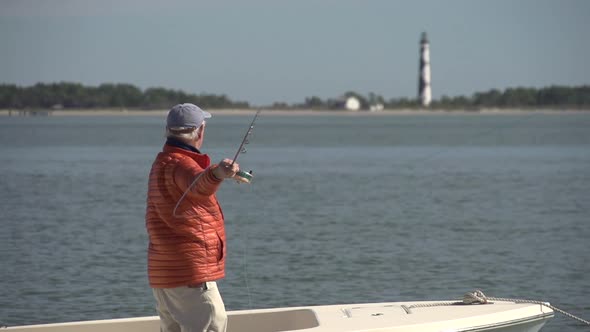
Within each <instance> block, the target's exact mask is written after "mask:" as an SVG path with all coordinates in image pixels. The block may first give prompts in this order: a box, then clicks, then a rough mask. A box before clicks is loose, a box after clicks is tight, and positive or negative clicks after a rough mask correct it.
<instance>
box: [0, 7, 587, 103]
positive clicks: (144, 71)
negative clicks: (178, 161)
mask: <svg viewBox="0 0 590 332" xmlns="http://www.w3.org/2000/svg"><path fill="white" fill-rule="evenodd" d="M589 18H590V1H587V0H444V1H443V0H407V1H401V0H400V1H395V0H362V1H361V0H358V1H352V0H315V1H312V0H296V1H282V0H251V1H247V0H226V1H201V0H186V1H185V0H168V1H164V0H162V1H156V0H0V45H1V46H0V52H1V56H0V84H7V83H8V84H17V85H20V86H30V85H33V84H35V83H37V82H44V83H52V82H62V81H66V82H78V83H82V84H84V85H89V86H98V85H100V84H102V83H129V84H133V85H135V86H137V87H139V88H141V89H146V88H149V87H165V88H169V89H179V90H183V91H185V92H188V93H196V94H200V93H212V94H224V95H226V96H228V97H229V98H230V99H231V100H234V101H246V102H249V103H250V104H251V105H260V106H264V105H270V104H272V103H273V102H287V103H300V102H303V101H304V100H305V98H307V97H311V96H318V97H320V98H322V99H326V98H337V97H339V96H341V95H343V94H344V93H345V92H347V91H355V92H358V93H361V94H363V95H368V94H369V93H371V92H372V93H375V94H378V95H381V96H383V97H384V98H386V99H390V98H401V97H407V98H415V97H416V96H417V87H418V60H419V40H420V35H421V33H422V32H423V31H425V32H427V34H428V37H429V39H430V52H431V71H432V84H431V85H432V93H433V97H434V98H435V99H438V98H440V97H441V96H443V95H447V96H459V95H464V96H470V95H472V94H473V93H474V92H478V91H488V90H490V89H499V90H503V89H506V88H510V87H518V86H525V87H536V88H541V87H546V86H550V85H567V86H579V85H588V84H590V65H589V61H588V60H589V59H590V43H589V40H590V38H589V36H588V34H589V33H590V19H589ZM179 102H181V101H179Z"/></svg>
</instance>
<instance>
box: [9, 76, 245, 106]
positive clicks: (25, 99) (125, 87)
mask: <svg viewBox="0 0 590 332" xmlns="http://www.w3.org/2000/svg"><path fill="white" fill-rule="evenodd" d="M179 102H187V103H194V104H197V105H199V106H202V107H204V108H248V107H249V106H250V105H249V104H248V103H247V102H239V101H238V102H235V101H232V100H230V99H229V98H228V97H227V96H225V95H215V94H198V95H197V94H191V93H186V92H184V91H181V90H172V89H165V88H161V87H156V88H148V89H146V90H144V91H142V90H141V89H139V88H138V87H136V86H134V85H131V84H111V83H105V84H101V85H99V86H97V87H94V86H84V85H82V84H79V83H69V82H61V83H49V84H44V83H37V84H35V85H33V86H29V87H20V86H16V85H13V84H0V109H61V108H63V109H101V108H102V109H104V108H126V109H167V108H169V107H170V106H171V105H174V104H177V103H179Z"/></svg>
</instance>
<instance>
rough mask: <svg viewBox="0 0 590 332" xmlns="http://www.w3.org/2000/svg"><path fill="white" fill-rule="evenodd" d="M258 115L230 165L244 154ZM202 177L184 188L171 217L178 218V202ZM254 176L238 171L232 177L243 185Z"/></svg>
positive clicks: (249, 172) (256, 115) (255, 116)
mask: <svg viewBox="0 0 590 332" xmlns="http://www.w3.org/2000/svg"><path fill="white" fill-rule="evenodd" d="M259 113H260V110H258V111H256V114H255V115H254V119H253V120H252V122H251V123H250V126H249V127H248V131H247V132H246V135H244V138H243V139H242V143H240V147H239V148H238V152H236V155H235V156H234V159H233V160H232V162H231V165H233V164H234V163H235V162H236V160H237V159H238V156H239V155H240V153H246V149H245V148H244V145H246V144H248V143H249V142H248V137H249V136H250V135H251V134H252V130H254V122H256V119H257V118H258V114H259ZM202 175H203V173H201V174H199V176H197V177H196V178H195V179H194V180H193V182H192V183H191V184H190V185H189V186H188V188H186V190H185V191H184V193H183V194H182V196H180V199H179V200H178V202H176V206H174V210H172V215H173V216H174V217H178V215H176V210H177V209H178V206H179V205H180V202H182V200H183V199H184V197H185V196H186V195H187V194H188V193H189V191H190V190H191V188H192V187H194V186H195V184H196V183H197V181H198V180H199V178H200V177H201V176H202ZM253 176H254V175H252V171H251V170H250V171H248V172H245V171H241V170H240V171H238V172H237V173H236V175H234V179H235V180H236V181H238V182H243V183H250V182H251V181H252V177H253Z"/></svg>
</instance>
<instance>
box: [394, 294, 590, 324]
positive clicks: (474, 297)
mask: <svg viewBox="0 0 590 332" xmlns="http://www.w3.org/2000/svg"><path fill="white" fill-rule="evenodd" d="M489 301H504V302H514V303H532V304H540V305H542V306H545V307H547V308H549V309H551V310H553V311H556V312H559V313H560V314H562V315H565V316H566V317H569V318H571V319H574V320H577V321H579V322H581V323H583V324H584V325H588V326H590V322H589V321H587V320H585V319H582V318H580V317H577V316H574V315H572V314H570V313H569V312H566V311H564V310H561V309H559V308H557V307H555V306H552V305H551V304H549V303H547V302H543V301H535V300H524V299H509V298H503V297H487V296H486V295H485V294H484V293H483V292H482V291H481V290H479V289H476V290H475V291H473V292H471V293H466V294H465V295H464V296H463V301H455V302H436V303H418V304H412V305H410V306H406V305H402V308H403V309H404V310H405V311H406V313H408V314H411V313H412V309H413V308H428V307H439V306H448V305H458V304H488V303H491V302H489Z"/></svg>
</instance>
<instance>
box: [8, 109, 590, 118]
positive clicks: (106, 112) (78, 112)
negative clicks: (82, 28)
mask: <svg viewBox="0 0 590 332" xmlns="http://www.w3.org/2000/svg"><path fill="white" fill-rule="evenodd" d="M207 111H208V112H210V113H211V114H212V115H222V116H223V115H248V116H251V115H253V114H254V113H256V111H257V110H256V109H210V110H207ZM589 112H590V110H572V109H563V110H559V109H537V110H531V109H497V108H489V109H479V110H425V109H420V110H417V109H395V110H382V111H346V110H333V111H328V110H311V109H308V110H304V109H299V110H274V109H263V110H262V111H261V114H264V115H277V116H391V115H393V116H403V115H443V114H444V115H486V114H500V115H518V114H533V113H534V114H580V113H589ZM167 113H168V110H126V109H72V110H0V116H162V117H163V116H166V114H167Z"/></svg>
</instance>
